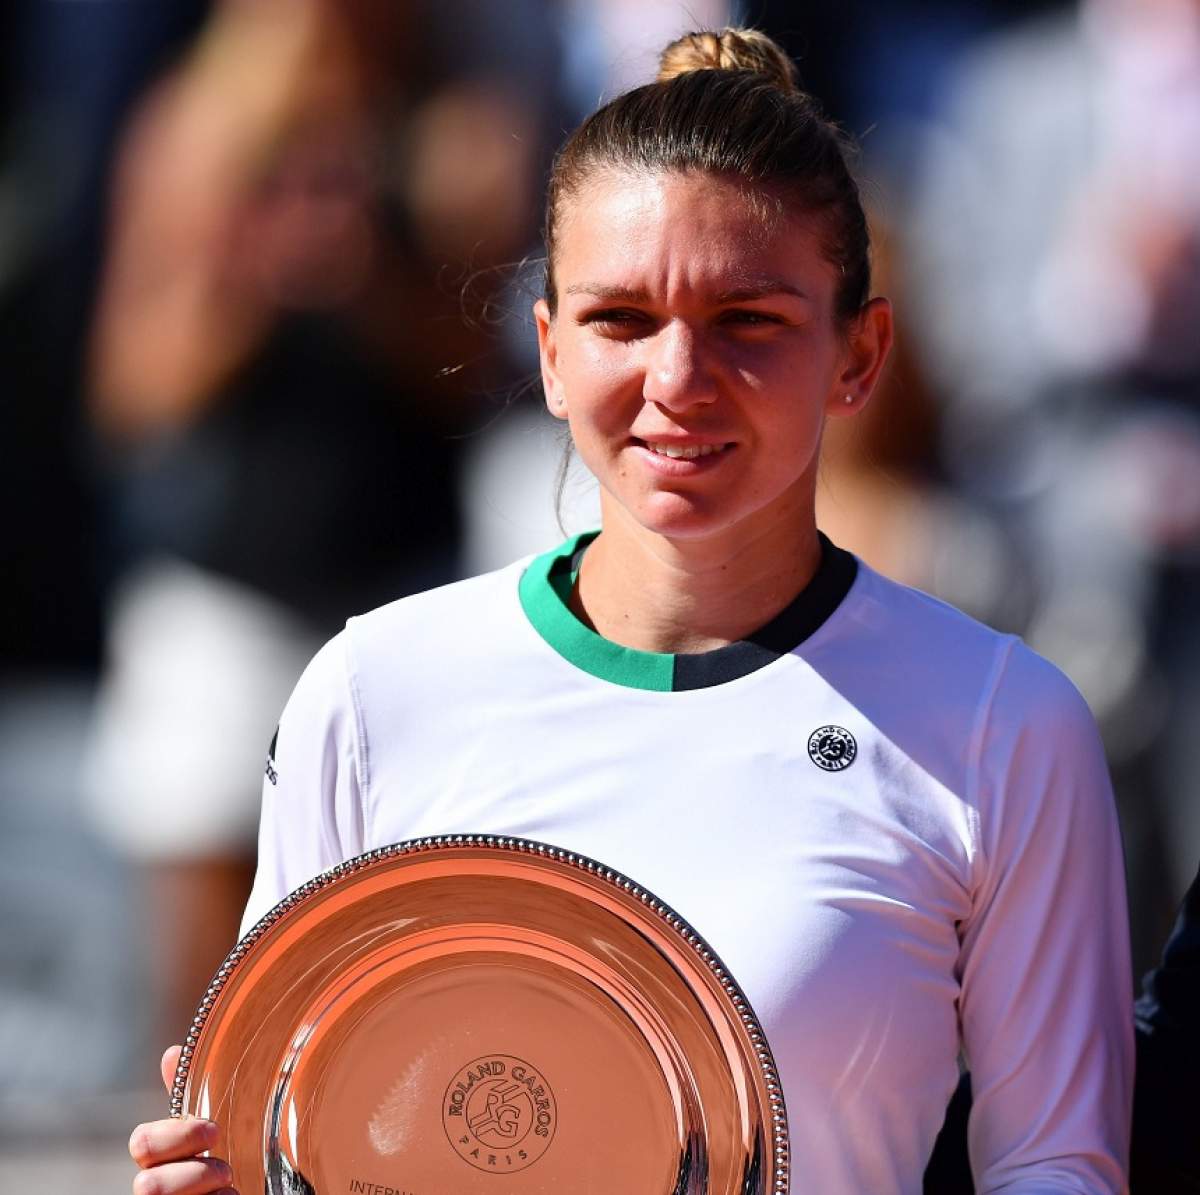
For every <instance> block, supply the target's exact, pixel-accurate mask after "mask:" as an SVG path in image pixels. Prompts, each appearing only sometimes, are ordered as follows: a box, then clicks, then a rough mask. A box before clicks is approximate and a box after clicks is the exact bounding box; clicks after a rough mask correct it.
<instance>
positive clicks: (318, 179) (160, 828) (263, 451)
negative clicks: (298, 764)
mask: <svg viewBox="0 0 1200 1195" xmlns="http://www.w3.org/2000/svg"><path fill="white" fill-rule="evenodd" d="M546 9H547V5H546V4H545V3H538V2H536V0H527V2H525V3H521V4H513V5H507V6H505V9H504V12H503V13H499V12H497V11H496V10H495V8H494V6H489V5H487V4H485V3H482V2H475V3H471V2H468V0H452V2H443V3H437V4H434V3H428V4H406V5H395V4H387V3H380V2H377V0H349V2H347V0H221V2H219V3H217V4H215V5H214V6H213V8H212V11H211V14H210V16H209V19H208V21H207V23H206V24H205V26H204V28H203V30H202V31H201V33H200V35H199V37H198V38H197V39H196V41H195V42H194V44H193V45H191V47H190V48H189V49H188V51H187V53H186V54H185V55H184V57H183V58H182V59H181V60H180V61H179V63H178V64H177V65H176V66H174V67H173V68H172V69H171V70H170V71H169V72H167V73H166V74H165V75H163V76H162V77H160V78H159V79H158V80H157V81H156V82H155V83H154V85H153V86H152V87H151V88H150V90H149V91H148V92H147V93H146V95H145V97H144V98H143V99H142V100H141V101H140V103H139V105H138V109H137V111H136V113H135V116H134V118H133V120H132V121H131V123H130V125H129V128H128V130H127V132H126V134H125V136H124V139H123V142H122V145H121V148H120V153H119V155H118V158H117V163H116V168H115V172H114V187H113V199H112V217H111V225H110V232H109V242H108V248H107V255H106V261H105V265H104V272H103V281H102V285H101V289H100V293H99V301H98V305H97V308H96V315H95V319H94V323H93V327H92V337H91V345H90V353H89V358H88V370H87V392H88V400H89V410H90V413H91V417H92V420H93V425H94V427H95V429H96V435H97V440H98V443H99V446H100V449H101V459H102V461H103V462H104V467H105V471H106V476H107V484H108V490H109V493H110V495H111V504H110V506H109V510H108V516H109V523H108V530H109V532H110V535H111V545H112V551H113V555H114V557H115V558H116V559H117V560H118V561H119V562H120V569H119V572H120V579H119V583H118V584H117V585H116V587H115V589H114V593H113V598H112V602H111V610H110V616H109V627H108V635H107V655H108V659H107V669H106V673H105V677H104V680H103V684H102V686H101V690H100V697H99V702H98V711H97V719H96V729H95V735H94V737H93V741H92V745H91V749H90V752H89V761H88V789H89V793H90V795H91V798H92V803H93V807H94V809H95V812H96V814H97V817H98V819H99V822H100V824H101V825H102V826H103V827H104V828H105V829H106V830H107V831H108V832H109V833H110V834H111V835H112V837H113V838H114V840H116V841H118V842H119V843H120V844H121V846H122V848H123V849H124V850H126V851H127V852H129V854H130V855H131V856H133V857H134V858H136V859H138V860H140V861H141V863H142V864H143V865H144V872H145V874H146V876H147V878H148V887H147V889H146V901H145V907H146V909H147V912H148V916H149V920H150V925H149V926H148V928H147V931H146V935H145V936H146V937H147V940H148V942H149V944H150V945H149V949H150V951H151V953H152V954H153V955H154V956H155V961H154V974H155V975H158V976H162V977H164V979H163V982H164V983H165V985H166V988H165V990H164V991H163V993H162V997H161V1004H162V1016H161V1023H160V1024H158V1025H156V1026H155V1027H154V1033H155V1034H156V1035H157V1037H158V1038H161V1040H163V1041H169V1040H175V1039H176V1038H177V1037H178V1036H179V1034H180V1033H181V1032H182V1029H183V1027H184V1025H185V1024H186V1021H187V1020H190V1016H191V1010H192V1008H193V1007H194V1005H195V1003H196V1001H197V999H198V998H199V996H200V994H201V993H202V991H203V988H204V985H205V983H206V982H207V980H208V979H209V977H210V976H211V974H212V972H213V971H214V969H215V967H216V965H217V963H218V962H219V961H220V959H221V957H222V956H223V954H224V953H225V951H227V950H228V948H229V946H230V945H231V943H232V941H233V940H234V938H235V936H236V926H237V922H238V919H239V915H240V911H241V906H242V904H243V902H244V899H245V894H246V891H247V890H248V878H249V873H250V866H251V859H252V856H253V835H254V826H255V824H256V821H257V811H258V792H257V786H256V784H255V777H256V776H259V775H261V774H262V771H263V766H264V763H265V762H267V751H268V743H269V741H270V739H271V729H272V727H273V725H274V720H275V718H276V716H277V714H278V712H279V710H280V708H281V707H282V705H283V702H284V700H285V698H286V696H287V693H288V691H289V690H290V688H291V686H292V685H293V684H294V682H295V680H296V678H297V676H298V675H299V673H300V671H301V669H302V668H303V666H304V664H305V663H306V661H307V660H308V659H309V658H310V657H311V655H312V653H313V651H314V650H315V648H316V647H317V646H318V645H319V643H320V642H321V641H322V640H323V639H324V638H326V637H328V636H329V635H330V634H331V633H332V632H333V631H335V630H336V629H337V628H338V627H339V626H340V625H341V623H342V622H343V621H344V620H345V618H346V617H347V616H349V615H352V614H354V613H356V612H359V611H362V610H365V609H368V608H370V607H372V606H375V605H378V604H381V603H383V602H385V601H388V600H391V599H393V598H396V597H400V596H402V595H403V594H405V593H409V592H412V591H414V590H420V589H425V588H427V587H429V586H433V585H437V584H440V583H443V582H445V581H448V580H451V579H453V578H454V577H455V576H457V575H458V573H459V534H460V520H459V512H458V509H457V502H456V477H455V474H456V469H457V457H458V450H459V437H461V435H462V434H463V433H464V432H466V431H468V430H470V429H471V428H472V427H473V426H475V425H476V424H477V423H478V422H479V421H480V413H479V411H477V410H476V409H475V406H474V402H473V399H472V395H473V394H474V393H476V392H477V391H481V390H484V389H486V388H488V387H489V386H490V385H492V384H495V383H497V382H498V381H501V380H503V378H504V370H505V366H504V364H503V361H502V360H501V359H500V358H501V354H500V352H499V350H498V349H497V347H496V345H495V343H494V341H493V340H492V339H491V338H490V336H488V335H487V334H485V333H484V332H482V331H481V329H480V328H479V327H478V325H474V326H472V325H469V324H468V323H467V322H466V321H464V319H463V313H462V300H461V293H460V292H461V289H462V284H463V282H464V280H465V279H466V277H467V276H468V273H469V272H472V271H482V272H484V273H485V274H486V271H487V270H488V269H489V267H492V266H494V265H497V264H498V263H502V262H507V261H509V260H511V259H513V258H514V257H517V256H519V255H520V253H521V252H522V251H523V250H524V249H525V247H526V246H527V244H528V243H529V241H530V240H531V239H532V237H533V236H534V234H535V229H536V214H535V213H536V207H537V204H536V194H537V186H538V181H539V175H540V170H541V167H542V146H543V145H544V144H545V141H546V138H545V137H544V135H543V131H544V128H545V126H546V124H547V123H551V122H552V121H553V110H554V109H553V104H552V103H551V101H552V99H553V89H554V80H555V64H556V56H555V55H556V46H555V44H554V42H553V33H552V27H551V25H550V23H549V22H548V20H547V19H546V16H547V13H546ZM464 366H465V368H464ZM268 775H269V767H268ZM166 925H170V926H171V927H172V932H171V933H170V934H169V935H167V934H166V933H165V932H160V931H159V929H158V927H159V926H166ZM181 926H185V927H186V928H184V929H183V930H182V931H181V929H180V927H181Z"/></svg>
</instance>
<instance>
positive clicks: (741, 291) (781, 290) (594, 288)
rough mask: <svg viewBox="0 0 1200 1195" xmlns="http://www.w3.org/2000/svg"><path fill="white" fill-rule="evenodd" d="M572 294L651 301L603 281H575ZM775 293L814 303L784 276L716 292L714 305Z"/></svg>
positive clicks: (616, 300) (570, 289)
mask: <svg viewBox="0 0 1200 1195" xmlns="http://www.w3.org/2000/svg"><path fill="white" fill-rule="evenodd" d="M566 289H567V294H569V295H588V296H590V297H592V298H595V299H603V300H604V301H605V302H609V303H648V302H649V301H650V295H649V293H648V292H647V291H644V290H639V289H635V288H633V287H628V286H613V285H609V284H607V283H602V282H576V283H574V284H573V285H571V286H568V287H567V288H566ZM775 295H791V296H792V297H794V298H797V299H802V300H803V301H804V302H806V303H811V302H812V296H811V295H810V294H808V293H807V292H806V291H803V290H801V289H800V288H799V287H796V286H793V285H792V284H791V283H790V282H784V281H783V279H781V278H763V279H756V280H753V281H748V282H743V283H740V284H739V285H737V286H735V287H732V288H731V289H729V290H724V291H721V292H720V293H719V294H716V295H713V297H712V300H711V301H712V302H713V303H715V304H725V303H746V302H749V301H751V300H753V299H769V298H772V297H773V296H775Z"/></svg>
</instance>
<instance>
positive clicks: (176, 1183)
mask: <svg viewBox="0 0 1200 1195" xmlns="http://www.w3.org/2000/svg"><path fill="white" fill-rule="evenodd" d="M232 1178H233V1176H232V1174H231V1172H230V1169H229V1164H228V1163H227V1162H222V1161H221V1160H220V1158H191V1159H190V1160H188V1161H186V1162H171V1163H169V1164H168V1165H166V1166H156V1167H155V1168H154V1169H153V1170H143V1171H141V1172H140V1173H139V1174H138V1175H136V1176H135V1177H134V1180H133V1195H214V1193H215V1192H217V1191H229V1190H231V1188H230V1186H229V1184H230V1182H231V1181H232ZM235 1195H236V1193H235Z"/></svg>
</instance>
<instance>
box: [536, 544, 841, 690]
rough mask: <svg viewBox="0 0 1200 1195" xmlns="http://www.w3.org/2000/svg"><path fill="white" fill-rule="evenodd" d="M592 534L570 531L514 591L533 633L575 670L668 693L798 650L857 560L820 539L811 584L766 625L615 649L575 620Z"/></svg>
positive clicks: (836, 600) (835, 600)
mask: <svg viewBox="0 0 1200 1195" xmlns="http://www.w3.org/2000/svg"><path fill="white" fill-rule="evenodd" d="M598 534H599V532H598V531H587V532H584V533H583V534H581V535H576V536H573V537H572V538H570V539H568V540H567V541H566V543H564V544H562V545H561V546H560V547H557V548H555V549H554V550H553V551H550V552H547V553H545V554H544V555H542V556H539V557H537V558H536V559H535V560H534V561H532V562H531V563H530V565H529V567H528V568H527V569H526V570H525V572H524V573H523V574H522V575H521V581H520V586H519V589H518V593H519V596H520V600H521V607H522V609H523V610H524V611H525V616H526V617H527V618H528V619H529V621H530V623H532V625H533V628H534V630H536V631H537V633H538V634H539V635H540V636H541V637H542V638H543V639H544V640H545V641H546V643H548V644H549V645H550V646H551V647H552V648H553V649H554V650H555V651H556V652H558V654H559V655H560V656H562V657H563V658H564V659H565V660H568V661H570V662H571V663H572V664H574V665H575V666H576V667H577V668H579V669H581V670H582V671H584V672H586V673H589V674H590V675H591V676H595V677H599V678H600V679H601V680H606V681H610V682H611V683H612V684H616V685H624V686H625V687H626V688H630V689H649V690H654V691H657V692H671V691H674V690H681V689H700V688H708V687H709V686H712V685H717V684H723V683H725V682H726V681H730V680H735V679H737V678H738V677H740V676H745V675H747V674H748V673H750V672H754V671H756V670H757V669H759V668H762V667H765V666H766V665H767V664H769V663H772V662H773V661H774V660H777V659H778V658H779V657H780V656H781V655H785V654H787V653H789V652H791V651H793V650H795V648H796V647H798V646H799V645H800V644H801V643H802V642H803V641H804V640H805V639H807V638H808V636H809V635H811V634H812V633H813V631H815V630H816V629H817V628H818V627H819V626H821V625H822V624H823V623H824V622H825V620H826V619H827V618H828V617H829V615H830V614H832V613H833V611H834V610H835V609H837V607H838V605H839V604H840V603H841V601H842V599H843V598H844V597H845V596H846V593H847V592H848V591H849V589H850V586H851V585H852V584H853V583H854V578H855V575H856V574H857V569H858V562H857V561H856V560H855V559H854V557H853V556H851V555H850V554H849V553H848V552H843V551H842V550H841V549H840V548H836V547H834V545H833V544H831V543H830V542H829V540H827V539H826V538H825V537H824V536H822V537H821V548H822V551H821V563H820V566H819V567H818V569H817V573H816V575H815V576H814V577H813V579H812V581H810V582H809V584H808V585H807V586H805V588H804V590H803V591H802V592H801V593H800V594H799V595H798V596H797V597H796V598H795V600H793V601H792V602H791V603H790V604H789V605H788V606H787V607H786V608H785V609H784V610H782V611H781V612H780V613H779V614H778V615H776V617H775V618H773V619H772V620H771V621H770V622H769V623H768V624H767V625H766V626H765V627H762V628H760V629H759V630H758V631H756V632H754V633H753V634H751V635H749V636H748V637H747V638H746V639H744V640H742V641H740V642H737V643H731V644H729V645H728V646H726V647H719V648H716V649H715V650H713V651H706V652H697V653H688V654H671V653H667V652H652V651H638V650H636V649H635V648H632V647H622V646H621V645H620V644H619V643H613V642H612V641H611V640H609V639H605V638H604V637H603V636H602V635H598V634H596V632H595V631H593V630H592V629H591V628H590V627H587V626H585V625H584V624H583V623H582V622H580V621H579V619H578V618H576V617H575V615H574V613H573V612H572V611H571V607H570V605H569V602H570V596H571V590H572V588H573V587H574V584H575V578H576V576H577V574H578V571H579V561H580V559H581V558H582V556H583V552H584V550H585V549H586V548H587V546H588V544H590V543H591V542H592V540H594V539H595V538H596V536H597V535H598Z"/></svg>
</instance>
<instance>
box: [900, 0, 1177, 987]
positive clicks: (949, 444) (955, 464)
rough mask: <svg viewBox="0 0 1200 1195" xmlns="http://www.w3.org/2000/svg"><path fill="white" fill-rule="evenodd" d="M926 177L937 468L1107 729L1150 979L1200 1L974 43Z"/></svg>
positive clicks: (1083, 16) (939, 124)
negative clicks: (1031, 591) (1001, 531)
mask: <svg viewBox="0 0 1200 1195" xmlns="http://www.w3.org/2000/svg"><path fill="white" fill-rule="evenodd" d="M922 171H923V177H922V179H921V180H920V183H919V185H918V186H917V188H916V189H915V202H914V208H913V219H912V224H911V227H910V231H911V238H910V240H909V242H908V245H907V251H908V255H909V258H910V277H911V280H912V291H911V299H910V302H911V305H912V306H913V308H914V312H915V315H916V328H917V330H918V332H919V334H920V344H919V351H920V354H921V358H922V365H923V367H924V368H925V369H926V370H927V371H928V373H929V375H930V377H931V379H932V380H933V383H934V385H935V386H936V388H937V391H938V392H939V394H941V395H942V396H943V398H944V402H945V421H946V428H947V430H946V433H945V436H944V449H945V459H946V461H947V465H948V468H949V470H950V472H951V475H952V477H953V478H954V479H955V480H956V482H957V483H958V484H960V485H961V486H963V487H964V488H965V489H966V490H967V491H969V492H972V493H974V494H975V495H977V496H978V498H979V500H980V501H983V502H985V503H987V504H989V505H991V506H992V508H993V509H994V510H996V511H997V512H998V513H999V515H1000V517H1001V518H1003V519H1004V520H1005V521H1006V523H1007V525H1008V526H1009V528H1010V530H1011V532H1012V534H1013V535H1014V536H1015V537H1017V538H1018V539H1019V540H1020V541H1021V542H1022V546H1023V550H1024V552H1025V553H1026V554H1027V555H1028V556H1029V557H1030V558H1031V559H1032V560H1033V562H1034V586H1035V603H1034V608H1033V613H1032V617H1031V620H1030V624H1029V626H1028V628H1027V631H1026V634H1027V637H1028V638H1029V640H1030V642H1031V643H1032V645H1033V646H1034V647H1036V648H1038V649H1039V650H1041V651H1043V652H1045V653H1046V654H1047V655H1048V656H1050V658H1052V659H1054V660H1055V661H1056V662H1057V663H1059V664H1060V665H1061V666H1062V667H1063V668H1064V669H1065V670H1066V671H1067V673H1068V674H1069V675H1071V676H1072V678H1073V679H1074V680H1075V681H1076V683H1077V684H1079V685H1080V687H1081V688H1082V689H1083V691H1084V694H1085V695H1086V696H1087V698H1088V700H1089V703H1090V704H1091V706H1092V708H1093V709H1094V710H1095V711H1096V714H1097V716H1098V718H1099V720H1100V722H1101V726H1102V729H1103V730H1104V733H1105V740H1106V746H1107V749H1108V752H1109V756H1110V760H1111V761H1112V764H1113V768H1114V776H1115V780H1116V783H1117V792H1118V801H1119V803H1120V807H1121V813H1122V819H1123V825H1124V828H1125V835H1126V841H1127V851H1128V856H1129V862H1130V867H1131V880H1132V883H1131V897H1132V908H1133V921H1134V945H1135V960H1136V962H1137V965H1138V968H1139V969H1140V970H1144V969H1146V968H1147V967H1149V966H1150V964H1151V962H1152V960H1153V959H1154V958H1155V957H1156V956H1157V954H1158V950H1159V947H1160V944H1161V942H1162V939H1163V937H1164V936H1165V930H1166V926H1167V921H1168V918H1169V915H1170V909H1171V908H1172V907H1173V906H1174V905H1175V904H1176V903H1177V901H1178V899H1179V897H1180V895H1181V893H1182V892H1183V890H1184V888H1185V887H1186V885H1187V883H1188V881H1189V880H1190V878H1191V876H1192V874H1193V869H1194V867H1195V857H1196V851H1197V847H1198V845H1200V800H1198V799H1197V797H1198V795H1200V793H1198V783H1197V780H1196V771H1195V767H1194V759H1193V758H1191V754H1192V753H1191V744H1192V743H1193V742H1194V741H1195V738H1196V735H1197V733H1198V732H1200V681H1198V679H1197V678H1200V619H1198V618H1197V614H1196V610H1197V601H1196V599H1197V597H1198V596H1200V593H1198V588H1200V570H1198V568H1197V565H1198V564H1200V403H1198V399H1200V339H1197V337H1196V335H1195V329H1196V327H1197V325H1198V323H1200V3H1197V2H1196V0H1085V2H1084V3H1083V4H1081V5H1080V6H1079V7H1078V9H1075V10H1060V11H1059V12H1057V13H1056V14H1054V15H1052V16H1049V17H1044V18H1040V19H1038V20H1036V21H1034V22H1031V23H1029V24H1026V25H1023V26H1020V27H1018V28H1016V29H1014V30H1013V31H1011V32H1008V33H1005V34H1003V35H1000V36H998V37H996V38H994V39H992V40H990V41H987V42H984V43H982V44H981V45H980V46H979V47H978V48H977V50H976V51H974V52H973V53H972V54H971V55H970V56H969V57H968V58H967V59H966V60H965V61H964V62H963V64H962V66H961V68H960V69H959V71H958V72H957V74H956V77H955V81H954V85H953V87H952V88H951V89H950V90H949V91H948V92H947V95H946V98H945V105H944V109H943V110H942V112H941V113H940V114H939V116H938V117H937V119H936V121H935V123H934V124H933V125H932V126H931V128H930V131H929V133H928V136H927V141H926V145H925V153H924V164H923V167H922Z"/></svg>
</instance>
